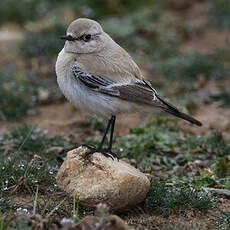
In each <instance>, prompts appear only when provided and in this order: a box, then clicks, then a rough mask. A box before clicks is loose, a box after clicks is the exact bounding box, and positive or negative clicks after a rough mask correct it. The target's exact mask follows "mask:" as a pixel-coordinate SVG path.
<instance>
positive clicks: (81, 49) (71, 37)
mask: <svg viewBox="0 0 230 230" xmlns="http://www.w3.org/2000/svg"><path fill="white" fill-rule="evenodd" d="M61 39H64V40H66V42H65V51H66V52H69V53H94V52H99V51H100V50H102V49H103V48H104V47H105V45H106V41H107V39H108V38H107V36H106V34H105V33H104V31H103V29H102V27H101V25H100V24H99V23H98V22H96V21H94V20H91V19H87V18H79V19H76V20H75V21H73V22H72V23H71V24H70V25H69V27H68V29H67V32H66V35H64V36H61Z"/></svg>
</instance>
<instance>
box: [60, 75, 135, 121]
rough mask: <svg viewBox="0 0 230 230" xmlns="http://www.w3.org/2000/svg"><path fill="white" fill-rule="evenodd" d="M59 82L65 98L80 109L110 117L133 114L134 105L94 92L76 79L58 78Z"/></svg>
mask: <svg viewBox="0 0 230 230" xmlns="http://www.w3.org/2000/svg"><path fill="white" fill-rule="evenodd" d="M57 81H58V84H59V87H60V89H61V91H62V93H63V94H64V95H65V97H66V98H67V99H68V100H69V101H70V102H71V103H72V104H74V105H75V106H77V107H78V108H80V109H83V110H87V111H90V112H93V113H95V114H98V115H102V116H105V117H110V116H112V115H117V114H118V113H124V112H131V111H132V109H133V108H134V107H133V105H132V103H131V104H130V103H129V102H125V101H123V100H121V99H119V98H116V97H111V96H108V95H106V94H102V93H100V92H97V91H94V90H92V89H90V88H88V87H87V86H85V85H83V84H82V83H81V82H80V81H79V80H78V79H76V78H74V79H72V78H71V77H68V78H63V77H58V78H57Z"/></svg>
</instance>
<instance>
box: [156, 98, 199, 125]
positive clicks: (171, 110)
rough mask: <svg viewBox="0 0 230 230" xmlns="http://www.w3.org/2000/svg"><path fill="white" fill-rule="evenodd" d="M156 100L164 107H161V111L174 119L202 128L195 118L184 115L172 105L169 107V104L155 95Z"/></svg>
mask: <svg viewBox="0 0 230 230" xmlns="http://www.w3.org/2000/svg"><path fill="white" fill-rule="evenodd" d="M157 98H158V100H159V101H161V102H162V104H163V105H164V106H163V107H162V109H163V110H164V111H165V112H167V113H170V114H172V115H174V116H176V117H179V118H182V119H184V120H186V121H189V122H190V123H192V124H194V125H197V126H202V123H201V122H200V121H198V120H196V119H195V118H193V117H191V116H189V115H187V114H185V113H182V112H180V111H179V110H178V109H177V108H176V107H174V106H173V105H171V104H170V103H168V102H166V101H165V100H163V99H162V98H160V97H159V96H158V95H157Z"/></svg>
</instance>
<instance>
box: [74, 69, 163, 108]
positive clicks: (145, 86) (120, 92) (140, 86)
mask: <svg viewBox="0 0 230 230" xmlns="http://www.w3.org/2000/svg"><path fill="white" fill-rule="evenodd" d="M72 73H73V75H74V76H75V77H76V78H77V79H79V80H80V81H81V82H82V83H83V84H84V85H86V86H87V87H89V88H91V89H92V90H95V91H98V92H101V93H104V94H107V95H110V96H114V97H118V98H120V99H123V100H127V101H131V102H136V103H144V104H148V105H155V106H161V104H162V103H161V101H160V100H159V99H158V96H157V92H156V90H155V89H153V88H152V87H150V83H147V82H146V81H145V80H144V81H142V80H133V81H131V82H130V83H119V82H116V81H114V80H111V79H109V78H108V77H102V76H99V75H93V74H90V73H88V72H86V71H83V70H82V69H80V68H79V67H76V66H73V67H72Z"/></svg>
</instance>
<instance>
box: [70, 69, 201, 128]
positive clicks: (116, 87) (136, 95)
mask: <svg viewBox="0 0 230 230" xmlns="http://www.w3.org/2000/svg"><path fill="white" fill-rule="evenodd" d="M72 74H73V76H74V77H75V78H77V79H79V80H80V81H81V82H82V83H83V84H84V85H85V86H87V87H89V88H90V89H92V90H95V91H98V92H101V93H104V94H107V95H109V96H113V97H118V98H120V99H123V100H126V101H130V102H135V103H140V104H142V105H144V104H145V105H148V106H155V107H158V108H160V109H161V110H162V111H164V112H167V113H170V114H173V115H175V116H177V117H180V118H182V119H184V120H187V121H189V122H191V123H192V124H196V125H198V126H201V125H202V124H201V122H199V121H198V120H196V119H194V118H192V117H191V116H189V115H187V114H185V113H182V112H180V111H179V110H178V109H177V108H176V107H175V106H173V105H172V104H170V103H169V102H167V101H165V100H164V99H162V98H161V97H160V96H159V95H158V94H157V92H156V90H155V89H154V88H153V87H152V85H151V84H150V83H149V82H148V81H146V80H145V79H143V80H138V79H137V80H132V81H130V83H120V82H116V81H114V80H111V79H110V78H108V77H102V76H99V75H93V74H90V73H88V72H86V71H83V70H82V69H81V68H79V67H77V66H73V67H72Z"/></svg>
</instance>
